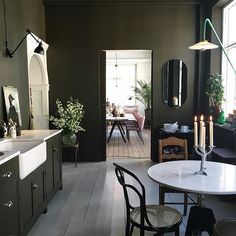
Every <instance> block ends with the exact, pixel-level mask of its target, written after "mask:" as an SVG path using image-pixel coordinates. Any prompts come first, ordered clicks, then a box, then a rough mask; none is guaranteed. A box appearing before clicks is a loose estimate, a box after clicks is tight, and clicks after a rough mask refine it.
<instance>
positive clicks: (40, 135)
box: [16, 129, 62, 141]
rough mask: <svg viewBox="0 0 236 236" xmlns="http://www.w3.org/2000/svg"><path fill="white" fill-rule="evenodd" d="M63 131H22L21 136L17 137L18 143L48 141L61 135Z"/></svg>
mask: <svg viewBox="0 0 236 236" xmlns="http://www.w3.org/2000/svg"><path fill="white" fill-rule="evenodd" d="M61 131H62V130H56V129H54V130H53V129H48V130H22V131H21V136H17V137H16V139H17V141H20V140H22V141H25V140H29V139H30V140H32V141H46V140H48V139H49V138H51V137H53V136H55V135H57V134H59V133H61Z"/></svg>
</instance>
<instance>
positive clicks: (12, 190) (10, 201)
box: [0, 182, 18, 235]
mask: <svg viewBox="0 0 236 236" xmlns="http://www.w3.org/2000/svg"><path fill="white" fill-rule="evenodd" d="M0 235H18V206H17V182H12V183H9V184H7V185H6V186H5V187H3V188H1V190H0Z"/></svg>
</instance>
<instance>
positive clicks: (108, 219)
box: [29, 157, 236, 236]
mask: <svg viewBox="0 0 236 236" xmlns="http://www.w3.org/2000/svg"><path fill="white" fill-rule="evenodd" d="M113 162H117V163H120V164H121V165H123V166H124V167H126V168H128V169H129V170H131V171H132V172H134V173H135V174H136V175H137V176H138V177H139V178H140V180H141V181H142V183H143V184H144V186H145V188H146V197H147V199H146V200H147V203H158V184H157V183H155V182H153V181H152V180H151V179H150V178H149V177H148V176H147V169H148V168H149V167H150V166H151V165H153V164H154V163H153V162H151V161H150V160H147V159H137V158H120V157H119V158H113V159H109V160H108V161H106V162H96V163H79V164H78V167H77V168H75V166H74V164H73V163H63V189H62V190H60V191H58V193H57V194H56V195H55V197H54V198H53V199H52V201H51V202H50V204H49V206H48V212H47V213H46V214H42V215H41V216H40V218H39V219H38V221H37V222H36V224H35V226H34V227H33V228H32V230H31V231H30V233H29V235H31V236H72V235H73V236H74V235H76V236H123V235H124V229H125V205H124V196H123V191H122V188H121V186H120V184H119V183H118V181H117V180H116V177H115V173H114V167H113V165H112V163H113ZM194 196H195V195H194ZM167 197H168V199H169V200H171V201H176V199H179V198H182V196H181V195H176V194H172V193H171V194H167ZM226 200H227V198H219V197H217V196H206V197H205V199H204V204H205V205H206V206H207V207H210V208H212V209H213V210H214V213H215V216H216V219H217V220H220V219H224V218H230V217H231V218H236V200H235V198H228V201H226ZM171 207H176V208H177V209H178V210H179V211H180V212H181V213H182V212H183V207H182V206H181V205H177V206H174V205H171ZM189 208H190V207H188V211H189ZM186 222H187V216H184V217H183V223H182V224H181V227H180V236H184V232H185V227H186ZM137 235H139V231H138V230H137V229H135V230H134V233H133V236H137ZM145 235H147V236H148V235H153V233H146V234H145ZM165 235H169V236H171V235H174V234H172V233H168V234H165ZM202 235H204V236H205V235H207V234H204V233H203V234H202Z"/></svg>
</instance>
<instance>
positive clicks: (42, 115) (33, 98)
mask: <svg viewBox="0 0 236 236" xmlns="http://www.w3.org/2000/svg"><path fill="white" fill-rule="evenodd" d="M42 43H43V48H44V50H45V53H44V55H38V54H35V53H34V49H35V47H36V46H37V43H36V42H35V40H34V41H33V40H32V38H31V37H27V58H28V78H29V95H30V98H29V101H30V104H29V105H30V111H31V127H30V128H31V129H48V128H49V98H48V97H49V96H48V92H49V83H48V73H47V63H46V61H47V60H46V55H47V54H46V50H47V48H48V45H47V44H46V43H44V42H42Z"/></svg>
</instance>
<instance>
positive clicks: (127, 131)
mask: <svg viewBox="0 0 236 236" xmlns="http://www.w3.org/2000/svg"><path fill="white" fill-rule="evenodd" d="M126 135H127V139H128V142H129V144H130V135H129V130H128V129H126Z"/></svg>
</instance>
